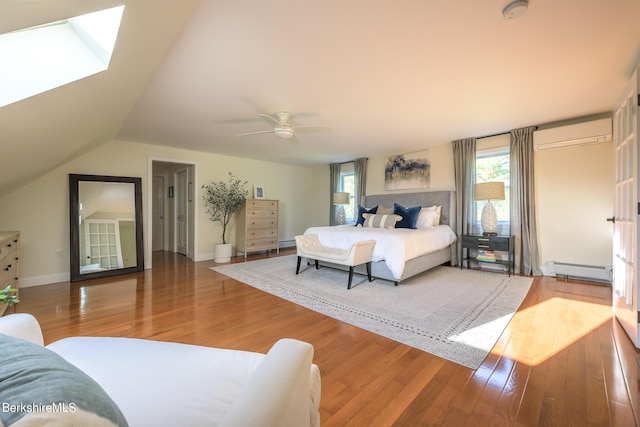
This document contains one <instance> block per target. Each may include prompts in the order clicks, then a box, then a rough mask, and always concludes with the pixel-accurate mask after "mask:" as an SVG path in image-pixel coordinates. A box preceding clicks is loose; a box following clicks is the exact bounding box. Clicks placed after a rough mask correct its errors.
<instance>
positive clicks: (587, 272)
mask: <svg viewBox="0 0 640 427" xmlns="http://www.w3.org/2000/svg"><path fill="white" fill-rule="evenodd" d="M553 265H554V268H555V271H556V277H558V278H564V279H577V280H587V281H591V282H598V283H609V284H610V283H611V274H612V270H611V267H610V266H602V265H583V264H571V263H568V262H558V261H554V262H553Z"/></svg>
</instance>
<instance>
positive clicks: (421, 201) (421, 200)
mask: <svg viewBox="0 0 640 427" xmlns="http://www.w3.org/2000/svg"><path fill="white" fill-rule="evenodd" d="M455 196H456V193H455V191H424V192H421V193H398V194H393V193H387V194H374V195H371V196H365V197H364V203H365V204H364V206H365V207H367V208H371V207H373V206H376V205H379V206H384V207H386V208H391V209H393V204H394V203H398V204H400V205H402V206H404V207H405V208H410V207H413V206H423V207H428V206H433V205H436V206H442V215H441V217H440V223H441V224H447V225H449V226H450V227H451V228H453V229H454V231H455V228H456V197H455Z"/></svg>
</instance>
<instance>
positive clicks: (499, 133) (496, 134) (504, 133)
mask: <svg viewBox="0 0 640 427" xmlns="http://www.w3.org/2000/svg"><path fill="white" fill-rule="evenodd" d="M533 130H538V126H533ZM510 133H511V131H507V132H498V133H494V134H492V135H485V136H477V137H476V139H482V138H493V137H494V136H500V135H508V134H510Z"/></svg>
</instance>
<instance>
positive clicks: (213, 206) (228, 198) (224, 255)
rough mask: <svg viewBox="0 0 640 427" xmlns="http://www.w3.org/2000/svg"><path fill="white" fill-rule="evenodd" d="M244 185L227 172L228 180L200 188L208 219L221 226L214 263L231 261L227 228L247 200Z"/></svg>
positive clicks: (245, 182)
mask: <svg viewBox="0 0 640 427" xmlns="http://www.w3.org/2000/svg"><path fill="white" fill-rule="evenodd" d="M246 185H247V181H242V180H240V179H238V178H236V177H235V176H233V174H232V173H231V172H229V179H228V180H226V181H217V182H212V183H211V184H209V185H203V186H202V189H203V190H204V193H203V195H202V197H203V199H204V206H205V211H206V212H207V214H208V215H209V219H210V220H211V221H213V222H216V221H220V224H221V225H222V243H221V244H220V243H218V244H216V245H215V247H214V260H215V262H229V261H231V244H230V243H227V238H226V234H227V226H228V225H229V221H230V220H231V217H232V216H233V214H234V213H235V212H236V211H237V210H238V209H240V207H241V206H242V205H243V204H244V202H245V201H246V200H247V196H248V195H249V192H248V191H247V189H246Z"/></svg>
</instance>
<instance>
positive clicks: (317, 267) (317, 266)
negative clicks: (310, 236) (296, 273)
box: [315, 260, 320, 270]
mask: <svg viewBox="0 0 640 427" xmlns="http://www.w3.org/2000/svg"><path fill="white" fill-rule="evenodd" d="M315 261H316V270H318V269H319V268H320V266H319V265H318V260H315Z"/></svg>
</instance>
